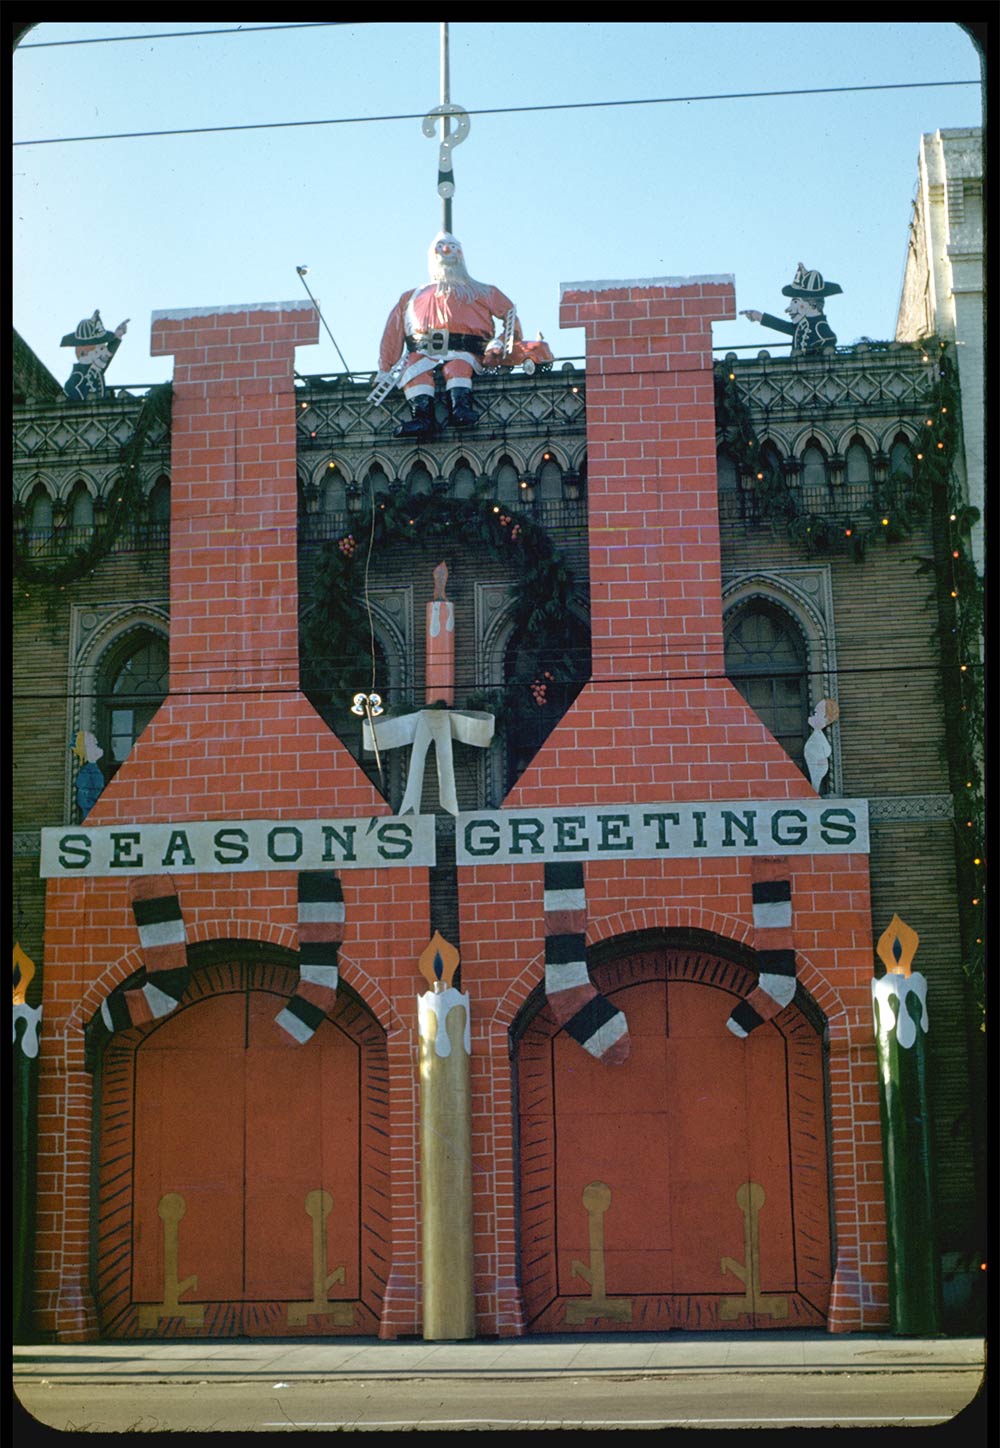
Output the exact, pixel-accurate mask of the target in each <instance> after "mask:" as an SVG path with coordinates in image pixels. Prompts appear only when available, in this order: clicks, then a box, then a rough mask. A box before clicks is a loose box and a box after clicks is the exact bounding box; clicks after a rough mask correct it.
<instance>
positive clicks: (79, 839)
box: [59, 835, 90, 870]
mask: <svg viewBox="0 0 1000 1448" xmlns="http://www.w3.org/2000/svg"><path fill="white" fill-rule="evenodd" d="M59 863H60V865H62V867H63V869H64V870H82V869H84V868H85V867H86V866H87V865H89V864H90V836H89V835H62V836H61V837H60V839H59Z"/></svg>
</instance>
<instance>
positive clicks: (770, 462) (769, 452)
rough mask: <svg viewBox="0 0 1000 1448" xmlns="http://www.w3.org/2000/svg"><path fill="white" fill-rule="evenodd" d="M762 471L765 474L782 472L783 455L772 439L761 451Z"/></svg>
mask: <svg viewBox="0 0 1000 1448" xmlns="http://www.w3.org/2000/svg"><path fill="white" fill-rule="evenodd" d="M760 461H761V467H760V471H761V472H763V473H779V474H780V472H781V453H780V452H779V451H778V449H777V447H776V446H775V444H774V443H773V442H771V440H770V438H769V439H768V441H767V442H766V443H765V444H764V446H763V447H762V448H761V450H760Z"/></svg>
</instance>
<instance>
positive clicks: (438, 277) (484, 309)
mask: <svg viewBox="0 0 1000 1448" xmlns="http://www.w3.org/2000/svg"><path fill="white" fill-rule="evenodd" d="M428 268H429V271H430V278H431V279H430V282H429V283H428V284H427V285H426V286H423V287H416V288H414V289H413V290H412V291H408V292H404V293H403V295H402V296H401V297H400V299H399V301H398V302H397V303H396V305H395V306H394V307H393V309H392V311H391V312H390V313H389V320H388V321H387V322H386V324H385V331H384V332H383V334H382V345H381V348H380V349H379V367H380V368H381V370H382V372H383V373H387V372H389V371H390V369H392V368H393V367H395V366H396V364H397V363H398V362H400V360H402V371H401V373H400V375H399V378H398V381H397V386H398V387H400V388H402V390H403V392H404V393H405V395H406V400H407V402H408V403H409V404H410V417H409V418H408V419H407V421H406V422H404V423H403V424H402V426H401V427H399V428H398V429H397V432H396V435H397V437H405V436H416V437H419V436H421V435H425V434H428V433H432V432H433V431H434V428H435V419H434V369H435V367H440V368H441V369H442V372H443V373H444V377H445V387H446V390H447V393H448V406H449V410H450V414H451V421H452V423H453V425H454V426H455V427H471V426H472V425H473V424H474V423H475V422H476V420H477V413H476V409H475V407H474V405H473V401H472V379H473V377H474V376H475V375H476V374H477V373H478V372H481V371H482V370H483V355H484V353H485V352H486V349H487V345H488V344H489V343H490V342H492V339H493V331H494V327H493V321H494V318H499V319H500V320H501V322H503V323H507V322H508V319H510V325H511V326H512V329H513V330H512V332H511V338H512V340H513V341H514V342H519V341H520V340H521V328H520V324H519V323H518V322H517V320H516V317H515V315H514V304H513V302H512V301H511V300H510V298H509V297H505V296H504V294H503V292H501V291H500V290H499V288H497V287H491V286H487V285H486V284H485V283H484V282H477V281H475V280H474V278H472V277H470V276H469V273H468V271H467V270H466V267H465V258H464V257H463V255H462V247H461V244H460V243H459V242H458V241H457V239H456V238H455V237H454V236H452V234H451V232H448V231H439V232H438V234H437V236H436V237H435V238H434V240H433V242H432V243H431V248H430V251H429V253H428ZM491 350H495V348H494V349H491Z"/></svg>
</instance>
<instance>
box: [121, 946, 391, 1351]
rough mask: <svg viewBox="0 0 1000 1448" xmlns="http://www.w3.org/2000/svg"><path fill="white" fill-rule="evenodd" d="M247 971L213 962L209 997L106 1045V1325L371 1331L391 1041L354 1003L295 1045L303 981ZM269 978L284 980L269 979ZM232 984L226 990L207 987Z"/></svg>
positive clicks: (165, 1330)
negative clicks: (288, 1003)
mask: <svg viewBox="0 0 1000 1448" xmlns="http://www.w3.org/2000/svg"><path fill="white" fill-rule="evenodd" d="M253 972H254V973H255V977H256V979H255V978H251V974H250V973H248V972H247V971H241V969H240V967H239V966H233V967H217V968H215V969H214V974H215V977H216V979H215V980H214V982H212V981H209V980H207V979H199V981H198V983H197V986H200V987H201V988H202V989H203V990H204V992H205V993H204V994H203V995H202V996H201V998H199V999H195V1000H194V1001H193V1003H191V1004H188V1005H185V1006H184V1007H183V1008H181V1009H180V1010H178V1011H177V1012H176V1013H175V1014H174V1015H172V1016H170V1017H168V1018H167V1019H166V1020H164V1021H162V1022H160V1023H158V1024H157V1025H155V1026H154V1027H152V1028H147V1029H144V1030H143V1029H138V1028H137V1029H134V1030H132V1031H128V1032H123V1033H121V1037H120V1038H116V1040H115V1041H114V1043H113V1045H112V1046H109V1048H108V1061H107V1063H106V1069H105V1079H106V1088H107V1089H106V1090H105V1093H104V1099H103V1101H102V1145H101V1167H100V1174H99V1202H100V1213H99V1236H100V1246H99V1259H98V1260H99V1268H98V1270H99V1277H100V1279H101V1282H102V1284H103V1290H102V1293H101V1299H102V1300H101V1308H102V1325H103V1326H104V1329H105V1331H107V1332H108V1333H109V1334H110V1335H114V1336H132V1335H135V1334H136V1333H137V1332H140V1333H152V1334H154V1335H157V1336H167V1335H173V1334H175V1333H183V1334H191V1333H193V1334H196V1335H210V1334H211V1335H230V1334H240V1335H295V1333H296V1332H308V1333H309V1334H310V1335H315V1334H319V1333H330V1332H340V1333H345V1332H347V1333H350V1332H354V1333H361V1332H372V1331H376V1330H377V1324H378V1314H379V1310H380V1297H381V1290H380V1289H381V1282H380V1278H379V1267H380V1263H381V1260H382V1259H381V1257H380V1252H379V1237H380V1234H379V1232H378V1230H377V1221H376V1227H375V1230H373V1229H372V1221H371V1220H369V1222H368V1223H367V1224H366V1223H365V1221H364V1218H365V1217H366V1215H367V1217H368V1218H369V1219H372V1218H375V1219H377V1220H381V1215H380V1213H381V1212H382V1210H383V1208H384V1202H383V1193H384V1187H385V1182H384V1179H383V1178H384V1173H383V1170H382V1167H381V1165H380V1160H379V1153H378V1151H377V1137H378V1132H379V1125H380V1120H381V1116H382V1115H383V1114H384V1094H385V1093H384V1080H383V1079H382V1078H383V1073H384V1035H383V1034H382V1032H381V1031H380V1029H379V1028H378V1026H377V1024H376V1023H375V1022H374V1021H373V1020H372V1018H371V1017H370V1016H368V1014H367V1012H365V1011H364V1010H363V1008H362V1007H360V1005H359V1004H358V1003H357V1002H351V1001H348V1000H346V999H345V1000H340V1001H338V1004H337V1006H336V1008H335V1010H334V1012H333V1013H332V1017H331V1018H328V1019H327V1020H325V1021H324V1022H323V1023H322V1024H321V1025H320V1027H319V1029H318V1030H317V1031H316V1032H315V1034H314V1035H313V1036H312V1038H311V1039H310V1040H309V1041H307V1042H306V1043H304V1044H298V1043H296V1042H294V1041H292V1039H291V1038H290V1037H288V1036H287V1034H286V1033H285V1032H282V1031H280V1030H279V1029H278V1028H276V1026H275V1021H274V1018H275V1016H276V1015H277V1014H278V1012H279V1011H280V1009H281V1007H282V1005H283V1003H284V1001H285V1000H286V999H287V994H288V988H289V986H291V985H293V984H294V980H295V977H294V974H293V973H292V972H290V971H288V970H277V969H276V968H274V967H270V968H261V967H254V968H253ZM268 972H270V975H271V976H275V975H277V977H278V980H277V981H276V983H275V988H274V989H264V988H260V984H261V978H262V977H266V976H267V974H268ZM207 974H208V973H206V975H207ZM220 981H221V983H223V984H228V985H229V986H230V988H229V989H228V990H222V991H218V990H217V991H216V992H215V993H213V992H211V991H210V990H209V988H208V987H209V986H210V985H211V984H213V983H214V984H215V985H216V986H218V985H219V984H220ZM237 982H238V983H239V984H241V985H242V986H243V987H244V988H242V989H232V985H233V984H235V983H237ZM264 983H265V984H266V983H267V982H266V980H265V981H264ZM255 984H256V985H257V988H254V986H255ZM195 991H196V992H197V987H196V988H195ZM129 1165H130V1166H131V1173H130V1176H131V1180H130V1182H129V1170H128V1168H129ZM129 1184H130V1185H131V1204H130V1205H131V1210H130V1211H129V1212H128V1216H127V1219H126V1220H123V1218H124V1214H125V1211H126V1209H127V1207H128V1205H129V1203H128V1200H127V1187H128V1185H129ZM101 1228H103V1231H102V1230H100V1229H101ZM126 1245H127V1248H128V1252H127V1253H126V1251H125V1249H126Z"/></svg>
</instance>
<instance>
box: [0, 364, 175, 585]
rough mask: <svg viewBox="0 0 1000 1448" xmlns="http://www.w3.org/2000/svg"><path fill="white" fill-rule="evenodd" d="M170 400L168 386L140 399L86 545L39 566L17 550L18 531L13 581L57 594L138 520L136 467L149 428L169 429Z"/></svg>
mask: <svg viewBox="0 0 1000 1448" xmlns="http://www.w3.org/2000/svg"><path fill="white" fill-rule="evenodd" d="M172 400H173V385H172V384H171V383H169V382H163V383H160V384H159V385H158V386H156V387H151V388H150V389H149V391H148V392H147V394H146V396H145V397H144V398H143V402H142V407H141V408H140V409H139V416H138V417H137V418H136V423H135V431H134V432H133V433H132V436H131V437H130V438H129V440H128V442H126V443H125V444H124V445H123V446H122V449H121V453H120V459H121V467H120V469H119V471H118V473H117V474H116V476H115V478H114V481H113V482H112V484H111V488H110V494H111V496H110V498H109V499H108V505H107V512H106V515H105V517H104V520H103V521H102V522H101V524H100V525H99V526H98V527H96V528H95V529H94V533H93V536H92V537H91V539H90V541H89V543H86V544H84V545H83V546H81V547H79V548H74V549H73V551H72V552H71V553H69V554H68V555H67V556H66V557H65V558H63V559H61V560H60V562H58V563H38V562H36V561H35V560H33V559H31V558H29V557H28V555H27V554H26V553H25V552H24V550H23V548H22V547H20V546H19V542H18V536H17V530H16V529H15V530H14V545H13V549H12V553H13V559H12V561H13V570H14V576H15V578H17V579H19V580H20V581H21V582H22V583H29V584H33V585H34V586H35V587H36V588H40V589H43V590H46V591H50V590H51V589H52V588H56V589H61V588H65V586H66V584H67V583H73V582H75V581H76V579H78V578H82V577H83V576H84V575H85V574H87V573H89V572H90V571H91V570H92V569H94V568H95V567H96V566H97V564H98V563H100V562H101V560H102V559H104V558H105V557H107V555H108V554H109V553H110V552H111V550H112V548H113V547H114V545H115V543H116V542H117V540H118V538H119V536H120V534H121V532H122V529H123V528H124V527H125V525H126V523H128V522H130V521H132V520H134V519H135V518H137V517H138V515H139V509H140V507H141V505H142V502H143V498H144V494H143V488H142V480H141V477H140V470H139V464H140V462H141V461H142V455H143V452H144V450H145V446H146V440H147V438H148V436H149V433H150V431H151V430H152V428H153V427H154V426H156V425H157V424H158V423H161V424H163V425H165V426H169V423H170V410H171V403H172Z"/></svg>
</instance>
